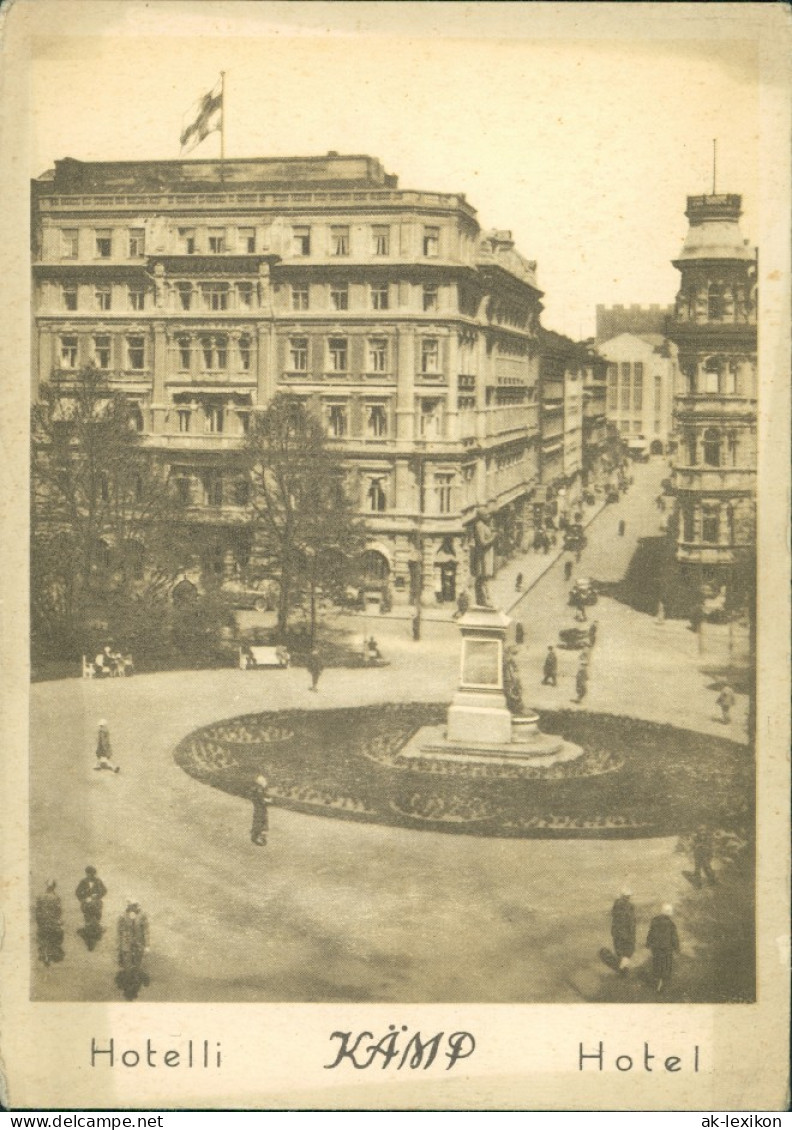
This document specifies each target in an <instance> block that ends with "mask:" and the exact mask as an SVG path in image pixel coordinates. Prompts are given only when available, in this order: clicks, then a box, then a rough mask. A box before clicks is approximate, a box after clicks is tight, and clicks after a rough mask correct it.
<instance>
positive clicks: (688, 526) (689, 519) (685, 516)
mask: <svg viewBox="0 0 792 1130" xmlns="http://www.w3.org/2000/svg"><path fill="white" fill-rule="evenodd" d="M694 536H695V535H694V532H693V510H692V508H691V507H690V506H686V507H685V509H684V510H683V511H682V538H683V540H684V541H693V538H694Z"/></svg>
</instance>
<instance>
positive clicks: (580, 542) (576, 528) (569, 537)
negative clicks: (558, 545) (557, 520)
mask: <svg viewBox="0 0 792 1130" xmlns="http://www.w3.org/2000/svg"><path fill="white" fill-rule="evenodd" d="M585 548H586V535H585V534H584V533H583V527H582V526H581V525H580V524H579V523H575V524H574V525H572V526H567V528H566V531H565V532H564V549H565V550H567V552H569V553H575V552H577V550H579V549H585Z"/></svg>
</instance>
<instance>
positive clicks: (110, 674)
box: [92, 644, 135, 679]
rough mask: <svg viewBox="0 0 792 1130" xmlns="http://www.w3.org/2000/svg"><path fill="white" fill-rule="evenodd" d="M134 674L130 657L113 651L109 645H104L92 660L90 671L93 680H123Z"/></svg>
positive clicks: (133, 666)
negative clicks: (91, 669)
mask: <svg viewBox="0 0 792 1130" xmlns="http://www.w3.org/2000/svg"><path fill="white" fill-rule="evenodd" d="M134 673H135V665H134V663H133V662H132V656H131V655H123V654H122V653H121V652H120V651H113V649H112V648H111V646H110V644H106V645H105V647H103V648H102V650H101V651H99V652H97V654H96V657H95V658H94V661H93V671H92V675H93V678H94V679H110V678H123V677H125V676H129V675H134Z"/></svg>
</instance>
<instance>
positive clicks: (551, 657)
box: [542, 620, 599, 702]
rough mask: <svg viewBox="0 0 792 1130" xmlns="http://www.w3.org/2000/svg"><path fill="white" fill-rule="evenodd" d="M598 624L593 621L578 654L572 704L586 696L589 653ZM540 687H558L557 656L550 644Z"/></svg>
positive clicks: (594, 641)
mask: <svg viewBox="0 0 792 1130" xmlns="http://www.w3.org/2000/svg"><path fill="white" fill-rule="evenodd" d="M598 626H599V622H598V621H597V620H594V621H593V622H592V623H591V624H590V625H589V629H588V635H587V638H586V640H585V643H584V644H583V647H582V649H581V652H580V661H579V663H578V669H577V673H576V675H575V691H576V693H577V697H576V698H575V699H573V701H574V702H582V701H583V699H584V698H585V697H586V695H587V694H588V681H589V672H590V669H591V652H592V649H593V647H594V644H595V643H596V642H597V630H598ZM542 686H544V687H547V686H550V687H555V686H558V654H557V652H556V649H555V648H554V647H553V645H552V644H551V645H550V646H549V647H548V649H547V654H546V655H545V658H544V664H543V667H542Z"/></svg>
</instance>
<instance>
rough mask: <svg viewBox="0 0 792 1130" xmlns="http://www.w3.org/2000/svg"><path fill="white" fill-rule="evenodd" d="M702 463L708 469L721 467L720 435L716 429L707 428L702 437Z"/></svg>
mask: <svg viewBox="0 0 792 1130" xmlns="http://www.w3.org/2000/svg"><path fill="white" fill-rule="evenodd" d="M702 448H703V453H704V462H705V463H706V464H707V466H708V467H720V465H721V434H720V431H719V430H718V429H717V428H707V429H706V430H705V432H704V436H703V444H702Z"/></svg>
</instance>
